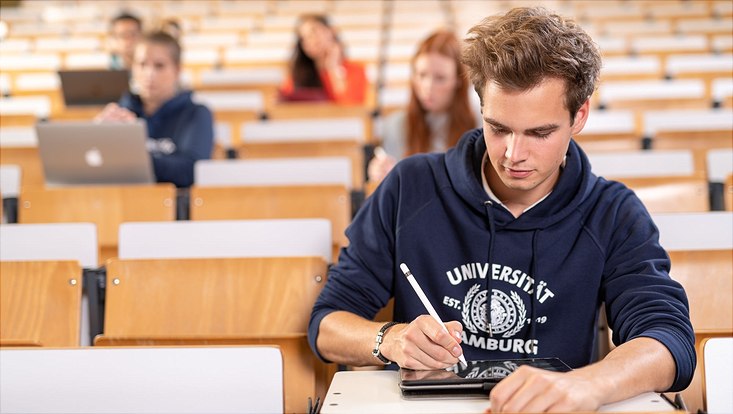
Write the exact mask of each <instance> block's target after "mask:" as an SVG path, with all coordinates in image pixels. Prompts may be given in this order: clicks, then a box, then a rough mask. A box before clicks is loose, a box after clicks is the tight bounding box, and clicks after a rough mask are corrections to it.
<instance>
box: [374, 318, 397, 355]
mask: <svg viewBox="0 0 733 414" xmlns="http://www.w3.org/2000/svg"><path fill="white" fill-rule="evenodd" d="M398 323H399V322H387V323H385V324H384V325H382V327H381V328H379V332H377V337H376V338H375V339H374V349H372V355H374V357H375V358H377V359H378V360H379V361H381V362H382V363H383V364H384V365H389V364H391V363H392V361H390V360H389V359H387V358H385V357H384V355H382V352H381V351H380V350H379V346H380V345H382V341H383V339H384V333H385V332H387V329H389V328H391V327H393V326H395V325H397V324H398Z"/></svg>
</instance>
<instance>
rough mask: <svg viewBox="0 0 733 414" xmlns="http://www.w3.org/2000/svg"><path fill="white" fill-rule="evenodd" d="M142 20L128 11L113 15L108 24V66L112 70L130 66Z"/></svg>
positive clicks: (141, 28) (140, 34)
mask: <svg viewBox="0 0 733 414" xmlns="http://www.w3.org/2000/svg"><path fill="white" fill-rule="evenodd" d="M142 33H143V25H142V21H141V20H140V19H139V18H138V17H137V16H135V15H133V14H130V13H121V14H119V15H117V16H115V17H114V18H113V19H112V21H111V22H110V26H109V48H110V52H111V57H110V66H109V68H110V69H112V70H121V69H128V70H129V69H130V68H131V67H132V59H133V54H134V53H135V45H136V44H137V42H138V41H139V40H140V37H142Z"/></svg>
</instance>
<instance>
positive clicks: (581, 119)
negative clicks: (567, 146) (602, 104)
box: [570, 99, 590, 135]
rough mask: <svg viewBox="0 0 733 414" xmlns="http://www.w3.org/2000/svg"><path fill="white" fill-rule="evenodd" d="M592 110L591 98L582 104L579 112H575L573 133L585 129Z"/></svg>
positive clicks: (571, 131) (571, 132) (575, 133)
mask: <svg viewBox="0 0 733 414" xmlns="http://www.w3.org/2000/svg"><path fill="white" fill-rule="evenodd" d="M589 111H590V99H588V100H587V101H585V103H584V104H583V105H581V106H580V108H579V109H578V112H576V113H575V119H574V120H573V125H572V127H571V130H570V134H571V135H577V134H579V133H580V131H582V130H583V128H584V127H585V123H586V121H588V113H589Z"/></svg>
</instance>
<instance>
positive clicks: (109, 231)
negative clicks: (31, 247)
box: [18, 184, 176, 263]
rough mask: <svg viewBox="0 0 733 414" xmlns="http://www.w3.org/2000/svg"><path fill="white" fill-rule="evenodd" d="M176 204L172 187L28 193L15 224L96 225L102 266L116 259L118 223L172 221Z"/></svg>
mask: <svg viewBox="0 0 733 414" xmlns="http://www.w3.org/2000/svg"><path fill="white" fill-rule="evenodd" d="M175 200H176V188H175V187H174V186H173V184H151V185H118V186H79V187H63V188H62V187H58V188H37V189H28V190H24V191H22V192H21V195H20V199H19V203H18V205H19V207H18V210H19V211H18V222H19V223H23V224H25V223H71V222H91V223H95V224H96V225H97V232H98V233H97V234H98V241H99V246H100V262H101V263H104V260H105V259H107V258H110V257H116V255H117V234H118V229H119V226H120V223H123V222H126V221H172V220H175V218H176V211H175Z"/></svg>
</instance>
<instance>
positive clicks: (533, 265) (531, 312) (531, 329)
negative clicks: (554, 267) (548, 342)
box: [525, 229, 540, 357]
mask: <svg viewBox="0 0 733 414" xmlns="http://www.w3.org/2000/svg"><path fill="white" fill-rule="evenodd" d="M539 234H540V230H539V229H536V230H535V231H534V233H532V258H531V259H530V265H529V266H530V271H531V272H532V278H534V282H535V283H534V289H532V294H531V295H529V305H530V310H529V318H530V319H529V338H528V341H529V342H530V343H531V342H532V341H533V340H534V337H535V325H536V322H537V321H536V320H535V307H536V306H535V305H536V299H537V287H538V283H539V278H538V277H537V240H538V239H539ZM526 349H527V348H526V347H525V357H529V352H527V351H526Z"/></svg>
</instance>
